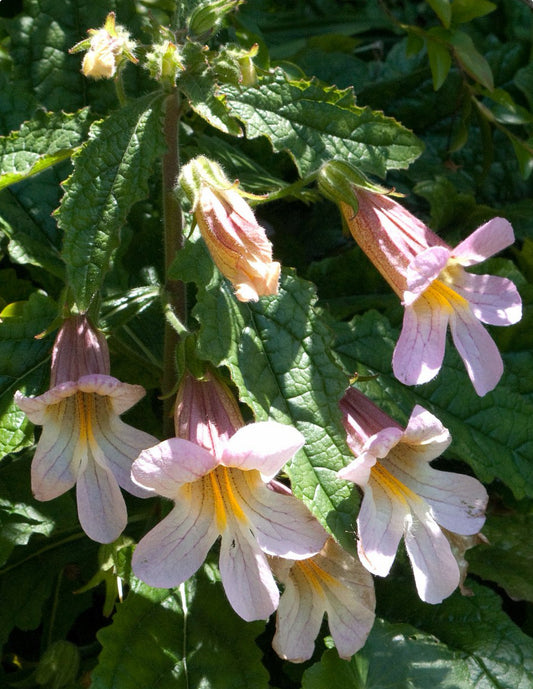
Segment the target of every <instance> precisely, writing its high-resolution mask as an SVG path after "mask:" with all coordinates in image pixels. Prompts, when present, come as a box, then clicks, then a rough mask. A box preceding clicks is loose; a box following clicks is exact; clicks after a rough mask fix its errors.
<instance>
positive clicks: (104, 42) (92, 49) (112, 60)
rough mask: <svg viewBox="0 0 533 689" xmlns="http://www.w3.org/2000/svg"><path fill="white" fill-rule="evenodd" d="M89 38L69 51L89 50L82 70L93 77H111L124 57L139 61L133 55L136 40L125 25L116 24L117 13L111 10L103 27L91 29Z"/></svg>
mask: <svg viewBox="0 0 533 689" xmlns="http://www.w3.org/2000/svg"><path fill="white" fill-rule="evenodd" d="M87 33H88V34H89V38H86V39H85V40H83V41H80V42H79V43H76V45H75V46H73V47H72V48H71V49H70V50H69V53H78V52H79V51H80V50H87V54H86V55H85V57H84V58H83V62H82V65H81V71H82V73H83V74H84V76H86V77H91V78H92V79H111V78H112V77H114V76H115V74H116V72H117V69H118V67H119V66H120V64H121V63H122V62H123V61H124V59H127V60H129V61H130V62H134V63H135V62H137V58H136V57H135V56H134V55H133V51H134V49H135V43H134V41H132V40H130V35H129V33H128V32H127V31H126V29H124V27H122V26H119V25H116V24H115V13H114V12H110V13H109V14H108V15H107V17H106V20H105V24H104V26H103V27H102V28H101V29H89V30H88V32H87Z"/></svg>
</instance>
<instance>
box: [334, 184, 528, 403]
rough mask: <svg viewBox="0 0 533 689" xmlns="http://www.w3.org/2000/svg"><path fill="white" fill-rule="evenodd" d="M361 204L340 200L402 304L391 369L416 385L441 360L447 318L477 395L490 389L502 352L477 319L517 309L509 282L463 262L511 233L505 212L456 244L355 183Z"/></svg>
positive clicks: (495, 318)
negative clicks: (471, 270)
mask: <svg viewBox="0 0 533 689" xmlns="http://www.w3.org/2000/svg"><path fill="white" fill-rule="evenodd" d="M354 193H355V194H356V196H357V200H358V203H359V210H358V212H357V213H356V214H355V215H354V212H353V210H352V208H351V207H350V206H349V205H347V204H344V203H343V204H341V208H342V212H343V214H344V217H345V219H346V222H347V224H348V227H349V228H350V231H351V233H352V235H353V237H354V239H355V240H356V241H357V243H358V244H359V245H360V246H361V248H362V249H363V251H364V252H365V253H366V254H367V255H368V257H369V258H370V260H371V261H372V262H373V263H374V265H375V266H376V267H377V269H378V270H379V271H380V272H381V274H382V275H383V277H384V278H385V279H386V280H387V281H388V282H389V284H390V285H391V287H392V288H393V289H394V291H395V292H396V293H397V294H398V295H399V296H400V298H401V299H402V301H403V304H404V306H405V314H404V320H403V327H402V332H401V334H400V338H399V340H398V343H397V345H396V348H395V350H394V355H393V360H392V366H393V370H394V375H395V376H396V378H398V380H400V381H401V382H402V383H406V384H407V385H414V384H416V383H425V382H427V381H428V380H431V379H432V378H434V377H435V376H436V375H437V373H438V372H439V370H440V368H441V366H442V360H443V358H444V349H445V343H446V331H447V328H448V325H449V326H450V331H451V334H452V338H453V341H454V344H455V346H456V347H457V350H458V352H459V354H460V356H461V358H462V360H463V362H464V364H465V367H466V370H467V372H468V375H469V377H470V379H471V381H472V384H473V385H474V388H475V390H476V392H477V393H478V395H485V394H486V393H487V392H489V391H490V390H492V389H493V388H494V387H495V386H496V384H497V383H498V381H499V379H500V378H501V375H502V372H503V363H502V359H501V356H500V353H499V351H498V349H497V347H496V345H495V343H494V341H493V340H492V338H491V337H490V335H489V334H488V333H487V331H486V330H485V328H484V327H483V326H482V325H481V323H487V324H490V325H511V324H513V323H516V322H517V321H519V320H520V318H521V316H522V303H521V299H520V295H519V294H518V292H517V290H516V287H515V286H514V284H513V283H512V282H511V281H510V280H507V279H506V278H501V277H496V276H493V275H474V274H471V273H468V272H466V271H465V267H468V266H471V265H474V264H476V263H480V262H481V261H483V260H485V259H486V258H488V257H489V256H493V255H494V254H496V253H497V252H499V251H501V250H502V249H504V248H505V247H507V246H509V245H510V244H512V243H513V241H514V234H513V229H512V227H511V225H510V224H509V222H508V221H507V220H505V219H504V218H493V219H492V220H489V222H487V223H486V224H485V225H482V226H481V227H479V228H478V229H477V230H476V231H475V232H473V233H472V234H471V235H470V236H469V237H467V238H466V239H465V240H464V241H463V242H461V243H460V244H459V245H458V246H457V247H455V249H452V248H451V247H449V246H448V245H447V244H446V243H445V242H444V241H443V240H442V239H440V238H439V237H438V236H437V235H436V234H435V233H434V232H432V231H431V230H430V229H429V228H428V227H426V225H424V223H422V222H421V221H420V220H418V219H417V218H416V217H415V216H413V215H412V214H411V213H409V211H407V210H406V209H405V208H403V206H401V205H400V204H399V203H397V202H396V201H394V200H393V199H392V198H390V197H389V196H385V195H382V194H375V193H373V192H370V191H367V190H365V189H361V188H354Z"/></svg>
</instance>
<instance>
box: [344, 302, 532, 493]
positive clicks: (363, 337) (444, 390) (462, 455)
mask: <svg viewBox="0 0 533 689" xmlns="http://www.w3.org/2000/svg"><path fill="white" fill-rule="evenodd" d="M337 332H338V341H337V347H336V350H337V352H338V353H339V354H340V355H341V358H342V360H343V361H344V363H345V365H346V366H347V367H348V368H349V370H350V371H354V372H356V371H357V372H358V373H359V374H360V375H363V376H365V375H368V374H371V375H374V374H377V378H375V379H372V380H369V381H364V382H361V383H359V384H358V387H359V388H360V389H361V391H362V392H364V393H365V394H366V395H368V396H369V397H370V398H372V399H373V400H374V401H375V402H376V404H378V405H379V406H381V407H382V408H383V409H384V410H385V411H387V412H388V413H390V414H391V416H393V417H395V418H396V419H397V420H398V421H400V422H405V421H406V420H407V418H408V417H409V415H410V413H411V410H412V408H413V407H414V405H415V404H421V405H422V406H423V407H426V408H427V409H429V410H430V411H431V412H433V413H434V414H435V415H436V416H438V418H439V419H440V420H441V421H442V423H443V424H444V425H445V426H446V427H447V428H448V429H449V430H450V432H451V434H452V437H453V443H452V445H451V448H450V450H449V454H451V455H453V456H455V457H457V458H459V459H461V460H462V461H464V462H466V463H468V464H470V466H471V467H472V468H473V470H474V471H475V472H476V474H477V476H478V478H480V479H481V480H482V481H485V482H490V481H493V480H494V479H495V478H497V479H500V480H501V481H503V482H504V483H505V484H506V485H507V486H509V488H511V490H512V491H513V493H514V494H515V496H516V497H517V498H522V497H524V496H525V495H528V496H533V465H532V463H531V452H532V449H533V425H532V424H531V418H532V416H533V405H532V404H531V403H530V402H529V401H528V400H527V399H525V398H524V397H522V396H521V395H519V394H517V393H516V392H515V391H514V390H513V389H512V387H510V386H507V385H506V378H505V377H504V378H503V380H502V381H500V383H499V384H498V386H497V387H496V388H495V390H494V391H492V392H490V393H488V394H487V395H485V396H484V397H478V396H477V395H476V393H475V392H474V389H473V388H472V385H471V384H470V381H469V380H468V377H467V374H466V371H465V370H464V366H463V364H462V362H461V361H460V359H459V357H458V355H457V354H456V353H455V351H452V349H451V346H449V347H448V351H447V353H446V357H445V360H444V365H443V367H442V370H441V372H440V374H439V376H438V377H437V378H436V379H435V380H433V381H431V382H430V383H426V384H425V385H420V386H416V387H411V388H408V387H406V386H405V385H402V384H401V383H399V382H398V381H397V380H396V379H395V378H394V376H393V375H392V370H391V361H392V352H393V349H394V345H395V342H396V339H397V332H396V331H395V330H394V329H392V328H391V326H390V323H389V322H388V321H387V319H385V318H383V317H382V316H380V315H379V314H377V313H376V312H368V313H367V314H365V316H362V317H359V316H357V317H355V318H354V319H353V320H352V321H351V322H350V323H342V324H339V325H338V327H337ZM449 345H451V343H449ZM458 391H460V394H458Z"/></svg>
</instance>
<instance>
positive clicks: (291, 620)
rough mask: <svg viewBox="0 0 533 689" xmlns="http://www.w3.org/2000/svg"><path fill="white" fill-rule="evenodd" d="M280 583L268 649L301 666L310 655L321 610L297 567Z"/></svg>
mask: <svg viewBox="0 0 533 689" xmlns="http://www.w3.org/2000/svg"><path fill="white" fill-rule="evenodd" d="M283 583H284V584H285V589H284V591H283V594H282V596H281V598H280V601H279V607H278V612H277V616H276V633H275V635H274V638H273V639H272V647H273V649H274V650H275V651H276V653H277V654H278V655H279V656H280V657H281V658H285V659H286V660H290V661H291V662H292V663H302V662H303V661H304V660H308V659H309V658H310V657H311V656H312V655H313V651H314V649H315V639H316V637H317V636H318V632H319V631H320V627H321V624H322V618H323V617H324V608H323V605H321V601H320V599H319V600H318V601H317V600H316V598H317V596H316V593H315V592H314V590H313V588H312V587H311V586H310V584H309V582H308V581H307V579H306V578H305V576H304V574H303V572H302V571H301V569H300V568H299V567H298V565H296V566H295V567H293V569H292V570H291V571H290V573H289V575H288V576H287V577H286V578H283Z"/></svg>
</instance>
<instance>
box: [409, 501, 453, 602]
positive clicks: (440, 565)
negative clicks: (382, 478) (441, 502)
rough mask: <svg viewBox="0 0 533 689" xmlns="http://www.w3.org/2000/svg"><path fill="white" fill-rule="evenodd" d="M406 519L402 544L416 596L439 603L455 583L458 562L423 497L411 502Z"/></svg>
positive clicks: (451, 590) (449, 592)
mask: <svg viewBox="0 0 533 689" xmlns="http://www.w3.org/2000/svg"><path fill="white" fill-rule="evenodd" d="M411 508H412V516H411V517H410V518H409V520H408V521H407V528H406V532H405V547H406V550H407V554H408V555H409V559H410V560H411V565H412V567H413V573H414V576H415V583H416V588H417V591H418V595H419V596H420V598H421V599H422V600H423V601H425V602H426V603H441V602H442V601H443V600H444V598H447V597H448V596H449V595H450V594H451V593H453V591H454V590H455V589H456V588H457V586H458V585H459V578H460V574H459V566H458V565H457V561H456V560H455V557H454V556H453V553H452V551H451V548H450V544H449V542H448V540H447V539H446V537H445V536H444V534H443V533H442V531H441V530H440V528H439V527H438V525H437V523H436V522H435V520H434V519H433V517H432V516H431V514H430V512H429V510H428V508H427V505H424V503H423V501H420V502H417V503H412V504H411Z"/></svg>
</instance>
